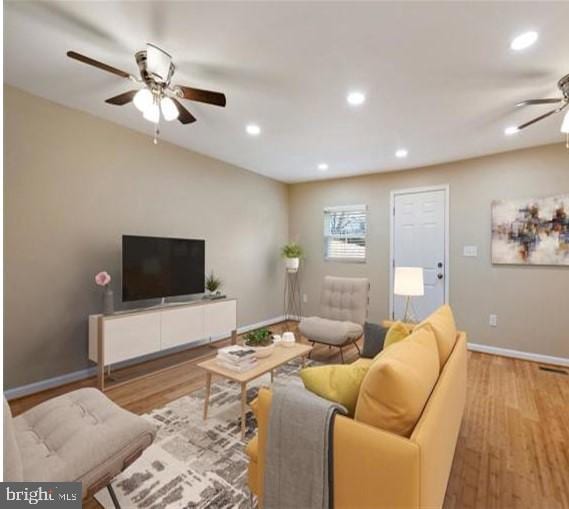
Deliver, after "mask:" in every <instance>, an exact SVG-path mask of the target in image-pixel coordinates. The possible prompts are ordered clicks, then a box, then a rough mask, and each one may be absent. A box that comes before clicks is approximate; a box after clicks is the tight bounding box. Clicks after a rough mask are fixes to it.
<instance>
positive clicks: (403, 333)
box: [383, 322, 411, 350]
mask: <svg viewBox="0 0 569 509" xmlns="http://www.w3.org/2000/svg"><path fill="white" fill-rule="evenodd" d="M409 334H411V331H410V330H409V327H407V325H405V324H404V323H403V322H395V323H394V324H393V325H392V326H391V327H389V329H388V331H387V333H386V334H385V341H384V343H383V349H384V350H385V349H386V348H387V347H388V346H391V345H393V344H395V343H398V342H399V341H401V340H402V339H405V338H406V337H407V336H409Z"/></svg>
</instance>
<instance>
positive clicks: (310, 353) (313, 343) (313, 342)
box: [307, 341, 316, 359]
mask: <svg viewBox="0 0 569 509" xmlns="http://www.w3.org/2000/svg"><path fill="white" fill-rule="evenodd" d="M311 343H312V348H314V345H315V344H316V341H311ZM311 355H312V350H310V352H308V356H307V357H308V358H309V359H310V356H311Z"/></svg>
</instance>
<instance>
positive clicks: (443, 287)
mask: <svg viewBox="0 0 569 509" xmlns="http://www.w3.org/2000/svg"><path fill="white" fill-rule="evenodd" d="M447 193H448V188H438V189H434V190H432V189H431V190H409V191H401V192H395V193H394V194H393V223H392V253H391V255H392V260H391V262H392V269H393V270H392V271H391V278H392V280H391V292H392V300H391V302H392V308H391V313H392V318H394V319H397V320H398V319H401V318H402V317H403V315H404V312H405V297H401V296H397V295H393V277H394V274H395V267H422V268H423V279H424V284H425V295H424V296H423V297H411V299H412V301H411V302H412V305H413V311H414V315H415V319H416V320H417V321H420V320H422V319H424V318H426V317H427V316H428V315H429V314H430V313H432V312H433V311H434V310H435V309H437V308H438V307H439V306H441V305H442V304H444V303H445V302H446V300H447V295H446V294H447V292H448V282H447V276H448V274H447V272H448V271H447V262H448V260H447V252H448V249H447V243H448V238H447V237H448V234H447V230H448V228H447V217H448V216H447V211H446V207H447Z"/></svg>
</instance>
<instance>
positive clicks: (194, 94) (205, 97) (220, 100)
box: [175, 85, 226, 107]
mask: <svg viewBox="0 0 569 509" xmlns="http://www.w3.org/2000/svg"><path fill="white" fill-rule="evenodd" d="M175 88H176V89H177V90H178V91H179V93H180V94H181V97H183V98H184V99H188V100H190V101H198V102H202V103H207V104H214V105H215V106H222V107H223V106H225V104H226V100H225V95H224V94H222V93H221V92H211V91H210V90H200V89H199V88H192V87H183V86H182V85H176V87H175Z"/></svg>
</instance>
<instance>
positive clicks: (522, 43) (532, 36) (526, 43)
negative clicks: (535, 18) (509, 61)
mask: <svg viewBox="0 0 569 509" xmlns="http://www.w3.org/2000/svg"><path fill="white" fill-rule="evenodd" d="M537 37H538V35H537V32H525V33H523V34H520V35H518V36H517V37H514V39H513V40H512V42H511V44H510V48H512V49H513V50H515V51H520V50H522V49H526V48H529V47H530V46H531V45H532V44H534V43H535V41H537Z"/></svg>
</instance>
